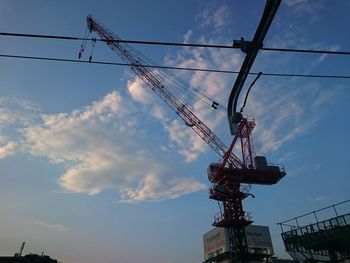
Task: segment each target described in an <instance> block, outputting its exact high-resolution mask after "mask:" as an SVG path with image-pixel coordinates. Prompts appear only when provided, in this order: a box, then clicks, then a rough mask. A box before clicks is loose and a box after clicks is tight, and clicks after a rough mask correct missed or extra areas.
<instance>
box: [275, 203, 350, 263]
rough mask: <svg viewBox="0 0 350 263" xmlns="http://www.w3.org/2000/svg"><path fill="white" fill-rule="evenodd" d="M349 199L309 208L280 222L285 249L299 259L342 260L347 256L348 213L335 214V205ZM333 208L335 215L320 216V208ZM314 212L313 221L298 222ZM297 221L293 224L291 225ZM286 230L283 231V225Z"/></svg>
mask: <svg viewBox="0 0 350 263" xmlns="http://www.w3.org/2000/svg"><path fill="white" fill-rule="evenodd" d="M349 202H350V200H347V201H345V202H341V203H338V204H335V205H332V206H328V207H325V208H322V209H319V210H315V211H312V212H310V213H307V214H305V215H302V216H299V217H296V218H293V219H290V220H287V221H284V222H282V223H279V225H280V226H281V230H282V239H283V242H284V245H285V247H286V251H287V252H288V253H289V254H290V255H291V257H293V259H294V260H297V261H299V262H311V261H312V262H335V261H336V262H345V261H346V260H350V213H345V214H342V215H339V214H338V211H337V209H336V207H337V206H339V205H341V204H345V203H349ZM327 209H333V210H334V213H335V216H334V217H330V218H328V219H326V220H319V219H318V218H319V217H318V214H319V213H320V212H321V211H325V210H327ZM307 215H314V218H315V221H316V222H314V223H310V224H307V225H304V226H300V225H299V221H300V219H301V218H303V217H305V216H307ZM293 222H294V223H296V225H292V224H293ZM286 228H287V229H288V231H285V229H286Z"/></svg>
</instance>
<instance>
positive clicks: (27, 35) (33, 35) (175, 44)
mask: <svg viewBox="0 0 350 263" xmlns="http://www.w3.org/2000/svg"><path fill="white" fill-rule="evenodd" d="M0 36H9V37H28V38H43V39H61V40H80V41H81V40H82V41H92V40H96V41H101V42H106V41H107V40H105V39H95V38H86V37H72V36H57V35H41V34H40V35H39V34H23V33H7V32H0ZM108 41H113V40H108ZM114 41H115V42H119V43H131V44H144V45H161V46H183V47H203V48H224V49H225V48H226V49H240V48H241V46H240V45H239V44H232V45H231V46H228V45H214V44H191V43H176V42H162V41H141V40H114ZM261 50H264V51H277V52H295V53H312V54H329V55H350V51H332V50H313V49H298V48H270V47H262V48H261Z"/></svg>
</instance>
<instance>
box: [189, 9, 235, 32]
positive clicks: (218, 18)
mask: <svg viewBox="0 0 350 263" xmlns="http://www.w3.org/2000/svg"><path fill="white" fill-rule="evenodd" d="M228 16H229V11H228V8H227V6H226V5H221V6H218V7H213V6H210V7H207V8H205V9H204V10H202V11H201V12H200V13H199V14H198V15H197V16H196V21H197V23H198V25H199V27H200V28H208V27H210V28H211V29H213V30H214V31H215V32H220V31H222V30H223V29H224V27H225V25H226V24H227V21H229V19H228Z"/></svg>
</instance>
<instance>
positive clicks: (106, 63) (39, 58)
mask: <svg viewBox="0 0 350 263" xmlns="http://www.w3.org/2000/svg"><path fill="white" fill-rule="evenodd" d="M0 57H3V58H15V59H30V60H43V61H45V60H46V61H58V62H71V63H87V64H88V63H90V64H100V65H113V66H128V67H130V66H132V65H131V64H128V63H118V62H108V61H91V62H89V61H88V60H78V59H64V58H53V57H38V56H22V55H9V54H0ZM140 66H143V67H149V68H161V69H174V70H187V71H201V72H213V73H225V74H238V73H239V72H238V71H231V70H218V69H204V68H188V67H173V66H160V65H140ZM249 75H259V72H250V73H249ZM262 75H263V76H270V77H300V78H329V79H350V75H325V74H295V73H269V72H267V73H262Z"/></svg>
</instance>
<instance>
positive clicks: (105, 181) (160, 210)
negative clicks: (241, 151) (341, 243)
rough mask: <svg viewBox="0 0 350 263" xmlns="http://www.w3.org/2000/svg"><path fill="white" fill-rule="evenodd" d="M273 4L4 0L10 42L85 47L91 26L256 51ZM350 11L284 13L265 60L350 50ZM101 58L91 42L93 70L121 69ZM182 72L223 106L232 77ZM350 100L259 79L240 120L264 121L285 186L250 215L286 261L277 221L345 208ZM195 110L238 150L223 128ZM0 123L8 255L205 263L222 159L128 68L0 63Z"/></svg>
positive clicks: (208, 112) (186, 58)
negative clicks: (212, 190) (249, 46)
mask: <svg viewBox="0 0 350 263" xmlns="http://www.w3.org/2000/svg"><path fill="white" fill-rule="evenodd" d="M264 3H265V1H262V0H249V1H242V0H234V1H225V0H223V1H209V0H205V1H199V0H192V1H170V0H165V1H164V0H162V1H160V0H149V1H140V0H129V1H121V0H119V1H106V0H103V1H93V0H87V1H67V0H63V1H43V0H41V1H39V0H32V1H19V0H11V1H10V0H0V31H1V32H12V33H30V34H48V35H64V36H78V37H83V36H84V32H85V30H86V16H87V15H89V14H92V15H93V16H94V17H96V18H97V19H98V20H100V21H101V22H103V24H105V25H106V26H107V27H108V28H109V29H110V30H111V31H113V32H114V33H116V34H117V35H119V36H120V37H121V38H122V39H127V40H146V41H169V42H184V43H211V44H222V45H230V44H232V41H233V40H237V39H240V38H241V37H244V38H245V39H246V40H250V39H252V37H253V36H254V33H255V30H256V27H257V25H258V23H259V20H260V17H261V14H262V11H263V8H264ZM349 8H350V2H348V1H340V0H334V1H331V2H330V1H323V0H319V1H311V0H282V3H281V6H280V8H279V10H278V12H277V14H276V17H275V19H274V21H273V23H272V26H271V28H270V30H269V32H268V34H267V36H266V39H265V42H264V45H265V47H278V48H283V47H285V48H306V49H323V50H334V51H349V50H350V43H349V39H348V35H349V33H350V28H349V27H348V25H349V22H350V21H349V19H350V18H349V16H348V14H347V11H348V10H349ZM94 36H95V37H96V35H94ZM0 41H1V42H0V43H1V44H0V54H10V55H24V56H48V57H59V58H67V59H76V58H77V57H78V53H79V47H80V45H81V43H80V42H79V41H62V40H42V39H41V40H40V39H25V38H15V37H4V36H1V37H0ZM133 47H135V48H137V49H139V50H140V51H141V52H142V53H143V54H145V55H147V56H148V57H150V58H152V60H154V61H156V62H157V63H158V64H160V65H167V66H179V67H201V68H211V69H222V70H231V71H235V70H239V68H240V66H241V63H242V61H243V59H244V54H242V52H240V51H239V50H231V49H230V50H228V49H225V50H224V49H208V48H184V47H169V46H145V45H134V46H133ZM91 52H92V46H91V43H89V42H88V43H87V45H86V49H85V53H84V57H83V58H84V59H88V57H89V56H90V54H92V56H93V60H95V61H109V62H121V61H120V59H119V58H118V57H117V56H116V54H114V53H113V52H112V51H111V50H110V49H109V48H108V47H107V46H106V45H104V44H103V43H97V44H96V46H95V48H94V49H93V52H92V53H91ZM349 66H350V62H349V60H348V57H347V56H336V55H322V54H318V55H315V54H296V53H281V52H267V51H262V52H259V54H258V56H257V59H256V61H255V63H254V65H253V68H252V71H254V72H258V71H261V72H265V73H297V74H330V75H336V74H339V75H342V74H343V75H350V72H349ZM171 72H172V73H173V74H175V75H176V76H177V77H178V78H180V79H181V80H183V81H185V82H186V83H188V86H187V87H188V89H191V90H192V91H198V90H199V91H201V92H202V93H204V94H206V95H207V96H209V97H210V98H212V99H214V100H215V101H218V102H220V103H221V105H223V106H225V107H226V104H227V101H228V96H229V94H230V91H231V88H232V86H233V83H234V80H235V78H236V75H235V74H223V73H207V72H206V73H203V72H193V71H191V72H190V71H179V70H177V71H171ZM252 81H253V79H252V77H249V78H248V79H247V84H246V85H245V88H244V89H243V94H244V93H245V92H246V90H247V86H248V84H249V83H251V82H252ZM348 85H349V80H341V79H319V78H296V77H288V78H286V77H269V76H262V77H261V78H260V79H259V80H258V81H257V83H256V84H255V85H254V87H253V88H252V90H251V92H250V95H249V97H248V103H247V106H246V107H245V109H244V114H245V115H247V116H252V117H254V119H255V122H256V127H255V129H254V135H253V136H254V140H255V141H256V142H257V146H256V151H257V152H258V149H261V150H262V152H264V153H265V154H266V156H267V158H268V160H269V161H270V162H272V163H279V164H283V165H284V167H285V169H286V172H287V175H286V177H285V178H283V179H282V180H281V182H280V183H278V184H276V185H274V186H253V188H252V190H251V192H252V193H253V194H254V195H255V196H256V198H255V199H252V198H248V199H246V200H245V201H244V208H245V210H246V211H251V213H252V216H253V220H254V224H257V225H266V226H269V227H270V231H271V236H272V241H273V245H274V250H275V254H276V256H278V257H282V258H287V257H288V255H287V254H286V252H285V251H284V246H283V242H282V239H281V236H280V229H279V227H278V226H277V223H278V222H281V221H284V220H287V219H289V218H293V217H295V216H297V215H300V214H303V213H306V212H309V211H312V210H314V209H319V208H322V207H325V206H328V205H331V204H334V203H338V202H341V201H344V200H347V199H349V194H348V193H349V191H348V187H349V175H348V169H347V164H348V163H349V162H350V157H349V154H348V147H349V145H350V139H349V136H348V130H349V128H350V118H349V116H348V112H349V110H350V104H349V100H350V90H349V87H348ZM180 96H185V95H184V94H180ZM241 97H243V96H241ZM192 102H193V105H191V107H192V109H193V111H194V113H195V114H196V115H197V116H198V117H199V118H200V119H201V120H202V121H203V122H205V123H206V124H207V125H208V126H209V127H210V128H211V129H212V130H213V131H214V132H215V133H216V134H217V135H218V136H219V137H220V138H221V139H222V140H223V141H224V142H225V143H226V144H229V143H230V140H231V139H232V137H231V135H230V132H229V128H228V122H227V116H226V113H225V112H220V111H215V110H213V109H212V108H211V107H207V106H206V105H205V104H203V103H202V102H201V101H200V100H198V99H197V98H193V99H192ZM239 103H242V98H240V102H239ZM240 105H241V104H240ZM0 112H1V114H0V180H1V186H0V187H1V191H0V198H1V200H2V201H1V203H0V213H1V220H0V255H13V254H14V253H15V252H17V251H18V250H19V247H20V244H21V243H22V242H23V241H26V247H25V249H24V253H30V252H32V253H38V254H40V253H41V252H42V251H44V253H45V254H47V255H49V256H51V257H53V258H56V259H58V260H59V261H62V262H65V263H66V262H67V263H69V262H75V263H80V262H87V263H89V262H91V263H92V262H117V263H118V262H120V263H128V262H130V263H132V262H137V261H142V262H145V263H148V262H159V263H175V262H201V261H202V260H203V248H202V247H203V245H202V235H203V234H204V233H205V232H207V231H209V230H210V229H211V227H212V226H211V224H212V222H213V217H214V215H215V214H216V213H217V212H218V211H219V210H218V207H217V204H216V202H215V201H212V200H210V199H209V198H208V190H207V189H208V187H209V186H210V184H209V182H208V179H207V174H206V169H207V166H208V164H209V163H211V162H217V161H218V160H219V159H220V157H219V156H218V155H217V154H216V153H215V152H213V151H212V150H211V149H210V148H209V147H208V146H206V145H205V143H203V142H202V141H201V139H200V138H198V136H197V135H196V134H195V133H194V132H193V131H192V130H191V129H189V128H188V127H187V126H186V125H185V124H184V123H183V121H182V120H180V119H179V118H178V116H177V115H176V114H175V113H174V112H172V111H171V110H170V109H169V108H168V107H167V106H166V104H165V103H163V102H162V101H161V100H160V99H159V98H158V97H157V96H156V94H154V93H153V92H152V91H151V90H149V89H148V88H147V87H145V86H144V85H143V84H142V82H141V81H140V80H139V79H138V78H136V76H135V75H134V74H133V73H132V71H131V70H130V69H128V68H127V67H121V66H110V65H97V64H78V63H64V62H47V61H32V60H19V59H9V58H0ZM345 211H346V209H345ZM347 211H348V210H347Z"/></svg>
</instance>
